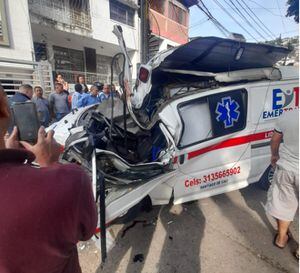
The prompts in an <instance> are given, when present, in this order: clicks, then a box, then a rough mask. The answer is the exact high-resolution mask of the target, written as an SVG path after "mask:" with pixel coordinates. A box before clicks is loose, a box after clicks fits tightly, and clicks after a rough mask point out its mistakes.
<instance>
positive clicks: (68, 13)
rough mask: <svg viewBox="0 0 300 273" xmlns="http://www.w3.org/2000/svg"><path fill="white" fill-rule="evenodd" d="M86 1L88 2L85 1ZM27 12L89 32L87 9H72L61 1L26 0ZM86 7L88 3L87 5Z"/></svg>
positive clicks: (89, 17) (89, 20)
mask: <svg viewBox="0 0 300 273" xmlns="http://www.w3.org/2000/svg"><path fill="white" fill-rule="evenodd" d="M86 1H88V0H86ZM28 5H29V11H30V12H31V13H33V14H36V15H39V16H42V17H44V18H47V19H49V20H52V21H56V22H59V23H62V24H66V25H69V26H72V27H78V28H82V29H86V30H91V16H90V12H89V10H88V9H83V8H80V7H78V8H73V7H71V6H70V5H69V4H68V1H63V0H28ZM86 6H88V3H87V5H86Z"/></svg>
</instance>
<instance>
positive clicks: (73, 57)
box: [53, 46, 84, 71]
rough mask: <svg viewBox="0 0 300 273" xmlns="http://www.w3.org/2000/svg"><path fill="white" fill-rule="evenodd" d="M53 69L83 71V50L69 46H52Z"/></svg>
mask: <svg viewBox="0 0 300 273" xmlns="http://www.w3.org/2000/svg"><path fill="white" fill-rule="evenodd" d="M53 51H54V59H55V70H71V71H84V58H83V52H82V51H80V50H75V49H71V48H65V47H60V46H53Z"/></svg>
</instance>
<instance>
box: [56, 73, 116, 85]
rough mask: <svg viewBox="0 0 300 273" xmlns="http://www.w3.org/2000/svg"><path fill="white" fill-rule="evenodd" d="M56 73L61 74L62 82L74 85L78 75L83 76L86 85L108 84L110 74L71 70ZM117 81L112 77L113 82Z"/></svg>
mask: <svg viewBox="0 0 300 273" xmlns="http://www.w3.org/2000/svg"><path fill="white" fill-rule="evenodd" d="M57 73H59V74H61V75H62V76H63V78H64V80H65V81H67V82H68V83H75V82H76V81H77V77H78V76H79V75H83V76H84V77H85V82H86V83H87V84H93V83H94V82H101V83H110V74H101V73H90V72H84V71H72V70H58V71H57ZM117 80H118V79H117V77H116V76H114V81H117Z"/></svg>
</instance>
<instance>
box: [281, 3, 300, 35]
mask: <svg viewBox="0 0 300 273" xmlns="http://www.w3.org/2000/svg"><path fill="white" fill-rule="evenodd" d="M298 2H299V1H298ZM276 3H277V7H278V11H279V14H280V15H281V16H282V14H281V10H280V7H279V3H278V0H276ZM281 22H282V26H283V29H284V31H286V28H285V24H284V22H283V19H282V17H281Z"/></svg>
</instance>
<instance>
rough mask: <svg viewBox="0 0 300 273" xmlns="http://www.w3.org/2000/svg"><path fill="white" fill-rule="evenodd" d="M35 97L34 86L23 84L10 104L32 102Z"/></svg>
mask: <svg viewBox="0 0 300 273" xmlns="http://www.w3.org/2000/svg"><path fill="white" fill-rule="evenodd" d="M32 95H33V90H32V86H31V85H30V84H22V85H21V86H20V87H19V92H16V94H15V95H14V96H13V97H11V98H10V103H11V104H14V103H16V102H26V101H30V100H31V98H32Z"/></svg>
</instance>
